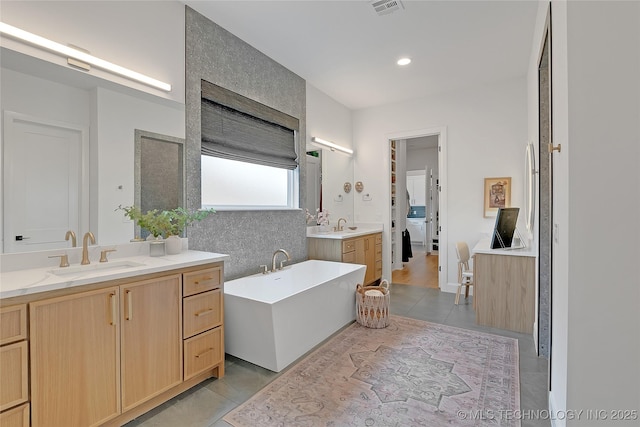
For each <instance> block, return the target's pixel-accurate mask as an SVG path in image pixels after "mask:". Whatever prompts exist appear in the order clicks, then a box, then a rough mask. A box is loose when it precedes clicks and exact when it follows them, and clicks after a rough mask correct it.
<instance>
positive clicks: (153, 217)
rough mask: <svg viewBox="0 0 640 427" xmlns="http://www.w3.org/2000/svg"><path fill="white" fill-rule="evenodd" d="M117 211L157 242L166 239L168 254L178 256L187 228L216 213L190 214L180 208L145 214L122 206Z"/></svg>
mask: <svg viewBox="0 0 640 427" xmlns="http://www.w3.org/2000/svg"><path fill="white" fill-rule="evenodd" d="M116 210H122V211H124V213H125V216H127V217H129V219H131V220H133V221H135V222H136V223H137V224H138V225H139V226H140V227H141V228H144V229H145V230H148V231H149V233H151V235H153V237H155V238H156V240H157V239H158V238H159V237H165V238H166V241H168V243H167V245H166V250H167V254H177V253H180V252H181V251H182V241H181V239H180V237H179V236H181V235H182V234H183V233H184V230H185V228H186V227H187V226H190V225H192V224H193V223H194V222H196V221H201V220H203V219H205V218H206V217H208V216H209V215H211V214H213V213H215V210H213V209H205V210H198V211H195V212H188V211H187V210H186V209H184V208H181V207H180V208H175V209H172V210H166V211H159V210H158V209H154V210H151V211H147V213H144V214H143V213H142V211H141V210H140V208H138V207H137V206H124V207H123V206H122V205H121V206H119V207H118V208H117V209H116ZM163 244H164V243H163ZM163 252H164V249H163Z"/></svg>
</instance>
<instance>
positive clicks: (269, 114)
mask: <svg viewBox="0 0 640 427" xmlns="http://www.w3.org/2000/svg"><path fill="white" fill-rule="evenodd" d="M297 128H298V120H297V119H295V118H293V117H291V116H288V115H286V114H284V113H282V112H280V111H277V110H274V109H273V108H270V107H267V106H265V105H263V104H260V103H258V102H256V101H253V100H251V99H249V98H246V97H243V96H242V95H239V94H236V93H234V92H231V91H229V90H227V89H224V88H221V87H220V86H216V85H213V84H212V83H209V82H205V81H202V104H201V131H202V141H201V153H202V154H203V155H206V156H214V157H220V158H224V159H230V160H237V161H241V162H247V163H254V164H259V165H264V166H272V167H277V168H282V169H295V168H296V167H297V166H298V162H297V153H296V149H295V147H296V138H295V131H296V130H297Z"/></svg>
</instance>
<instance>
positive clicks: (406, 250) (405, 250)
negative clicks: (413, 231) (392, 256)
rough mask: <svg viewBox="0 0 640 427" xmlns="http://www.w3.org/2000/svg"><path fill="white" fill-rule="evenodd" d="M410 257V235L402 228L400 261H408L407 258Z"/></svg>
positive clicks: (411, 255) (411, 253) (411, 254)
mask: <svg viewBox="0 0 640 427" xmlns="http://www.w3.org/2000/svg"><path fill="white" fill-rule="evenodd" d="M412 257H413V252H412V251H411V236H410V235H409V230H404V231H403V232H402V262H409V258H412Z"/></svg>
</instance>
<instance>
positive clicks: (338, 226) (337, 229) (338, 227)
mask: <svg viewBox="0 0 640 427" xmlns="http://www.w3.org/2000/svg"><path fill="white" fill-rule="evenodd" d="M340 221H344V223H345V224H346V223H347V220H346V219H344V218H340V219H339V220H338V225H336V228H335V229H334V231H342V230H344V227H342V226H341V225H340Z"/></svg>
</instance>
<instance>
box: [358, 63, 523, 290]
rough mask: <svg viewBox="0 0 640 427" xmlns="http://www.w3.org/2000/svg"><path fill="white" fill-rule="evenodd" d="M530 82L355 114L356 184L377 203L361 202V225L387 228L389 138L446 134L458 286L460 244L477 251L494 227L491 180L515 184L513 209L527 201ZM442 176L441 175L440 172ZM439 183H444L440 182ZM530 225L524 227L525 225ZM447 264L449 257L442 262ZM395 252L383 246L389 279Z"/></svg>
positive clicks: (452, 273) (451, 264) (451, 268)
mask: <svg viewBox="0 0 640 427" xmlns="http://www.w3.org/2000/svg"><path fill="white" fill-rule="evenodd" d="M526 96H527V86H526V79H525V77H524V76H523V77H522V78H519V79H515V80H512V81H507V82H502V83H499V84H496V85H491V86H484V87H477V88H470V89H467V90H464V91H459V92H453V93H446V94H440V95H436V96H433V97H430V98H424V99H419V100H414V101H409V102H404V103H399V104H394V105H387V106H382V107H376V108H370V109H364V110H359V111H356V112H354V142H355V149H356V151H357V153H358V154H357V156H356V158H355V168H354V169H355V175H354V179H355V180H361V181H363V182H364V185H365V189H367V191H369V192H370V194H371V196H372V200H371V201H370V202H365V201H362V200H361V199H359V198H356V199H355V201H354V210H355V213H356V221H363V222H384V223H385V224H386V223H388V221H389V205H390V202H389V187H390V184H389V167H390V166H389V165H390V163H389V162H390V161H389V143H388V135H391V134H397V133H402V132H405V133H406V132H409V131H411V130H414V129H427V128H435V127H446V129H447V140H448V141H447V164H448V176H447V177H446V180H445V182H448V188H447V191H448V206H447V211H448V221H449V222H448V237H447V238H448V242H449V245H448V251H447V252H448V253H447V254H446V256H447V257H448V271H447V272H445V274H447V281H448V283H451V284H453V283H455V282H456V281H457V276H456V275H457V273H456V255H455V249H454V247H455V246H454V244H453V243H455V242H456V241H458V240H466V241H467V242H468V244H469V245H470V246H471V247H473V245H475V244H476V242H477V241H478V240H479V239H480V238H481V237H482V235H483V233H490V232H491V230H492V228H493V225H494V221H495V219H493V218H483V191H484V178H485V177H501V176H510V177H512V186H513V188H512V205H513V206H521V205H522V200H523V174H524V160H523V159H524V150H525V146H526V141H527V109H526V107H527V102H526ZM441 175H442V171H441ZM441 178H443V177H442V176H441ZM522 224H524V222H523V223H522ZM440 256H443V254H440ZM390 261H391V260H390V249H389V237H388V235H387V233H385V236H384V238H383V276H384V277H385V278H386V279H390V278H391V277H390V276H391V271H390V269H389V266H390Z"/></svg>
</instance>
